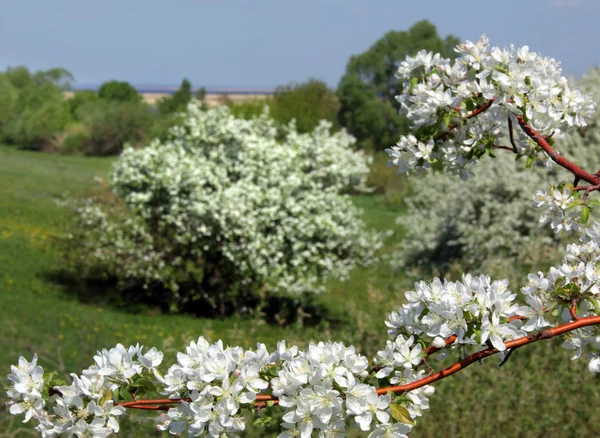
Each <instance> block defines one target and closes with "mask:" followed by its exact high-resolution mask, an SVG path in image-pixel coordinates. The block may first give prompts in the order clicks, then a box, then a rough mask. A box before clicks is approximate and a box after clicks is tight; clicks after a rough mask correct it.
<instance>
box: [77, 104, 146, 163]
mask: <svg viewBox="0 0 600 438" xmlns="http://www.w3.org/2000/svg"><path fill="white" fill-rule="evenodd" d="M80 118H81V120H82V121H83V122H84V124H85V125H86V127H87V130H88V134H89V135H88V138H87V140H86V143H85V147H84V152H85V153H86V154H87V155H117V154H119V153H121V151H122V150H123V146H124V145H125V144H126V143H131V144H132V145H134V146H139V145H141V144H142V143H143V142H144V140H145V139H146V136H147V134H148V132H149V130H150V128H151V125H152V116H151V115H150V113H149V111H148V107H147V105H145V104H143V103H135V102H111V101H104V100H99V101H97V102H88V103H87V104H86V105H84V106H83V107H82V108H81V109H80Z"/></svg>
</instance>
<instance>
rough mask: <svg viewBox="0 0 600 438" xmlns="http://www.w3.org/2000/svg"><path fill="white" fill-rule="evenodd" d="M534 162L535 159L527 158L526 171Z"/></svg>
mask: <svg viewBox="0 0 600 438" xmlns="http://www.w3.org/2000/svg"><path fill="white" fill-rule="evenodd" d="M534 161H535V157H527V161H526V162H525V167H526V168H527V169H530V168H531V166H532V165H533V162H534Z"/></svg>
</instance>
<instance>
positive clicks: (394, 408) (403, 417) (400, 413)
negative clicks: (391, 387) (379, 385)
mask: <svg viewBox="0 0 600 438" xmlns="http://www.w3.org/2000/svg"><path fill="white" fill-rule="evenodd" d="M390 411H391V412H392V417H394V418H395V419H396V420H398V421H399V422H400V423H404V424H410V425H411V426H414V424H415V422H414V421H413V419H412V418H410V414H409V413H408V409H406V408H405V407H404V406H402V405H396V404H393V405H390Z"/></svg>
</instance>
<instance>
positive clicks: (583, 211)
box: [581, 205, 590, 224]
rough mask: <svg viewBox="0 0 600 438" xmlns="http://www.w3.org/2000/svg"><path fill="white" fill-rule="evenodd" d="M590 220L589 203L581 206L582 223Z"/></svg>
mask: <svg viewBox="0 0 600 438" xmlns="http://www.w3.org/2000/svg"><path fill="white" fill-rule="evenodd" d="M588 220H590V208H589V207H588V206H587V205H584V206H583V207H582V208H581V223H582V224H585V223H587V221H588Z"/></svg>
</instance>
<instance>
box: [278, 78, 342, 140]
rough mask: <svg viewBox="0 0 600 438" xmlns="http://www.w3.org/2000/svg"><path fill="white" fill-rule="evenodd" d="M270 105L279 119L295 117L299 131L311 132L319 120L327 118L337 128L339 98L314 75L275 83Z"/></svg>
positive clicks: (284, 121) (286, 121)
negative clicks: (296, 81) (275, 87)
mask: <svg viewBox="0 0 600 438" xmlns="http://www.w3.org/2000/svg"><path fill="white" fill-rule="evenodd" d="M270 107H271V115H272V117H273V118H274V119H275V120H277V121H278V122H280V123H282V124H288V123H289V122H290V121H291V120H292V119H293V120H295V121H296V129H297V130H298V132H311V131H312V130H313V129H315V128H316V127H317V125H319V123H320V122H321V120H328V121H329V122H330V123H332V125H333V126H334V127H336V128H337V115H338V111H339V109H340V104H339V102H338V98H337V97H336V95H335V93H334V92H333V91H332V90H330V89H329V88H328V87H327V84H325V83H324V82H322V81H319V80H316V79H311V80H309V81H308V82H305V83H301V84H293V85H288V86H280V87H277V89H276V90H275V94H274V95H273V102H272V105H270Z"/></svg>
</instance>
